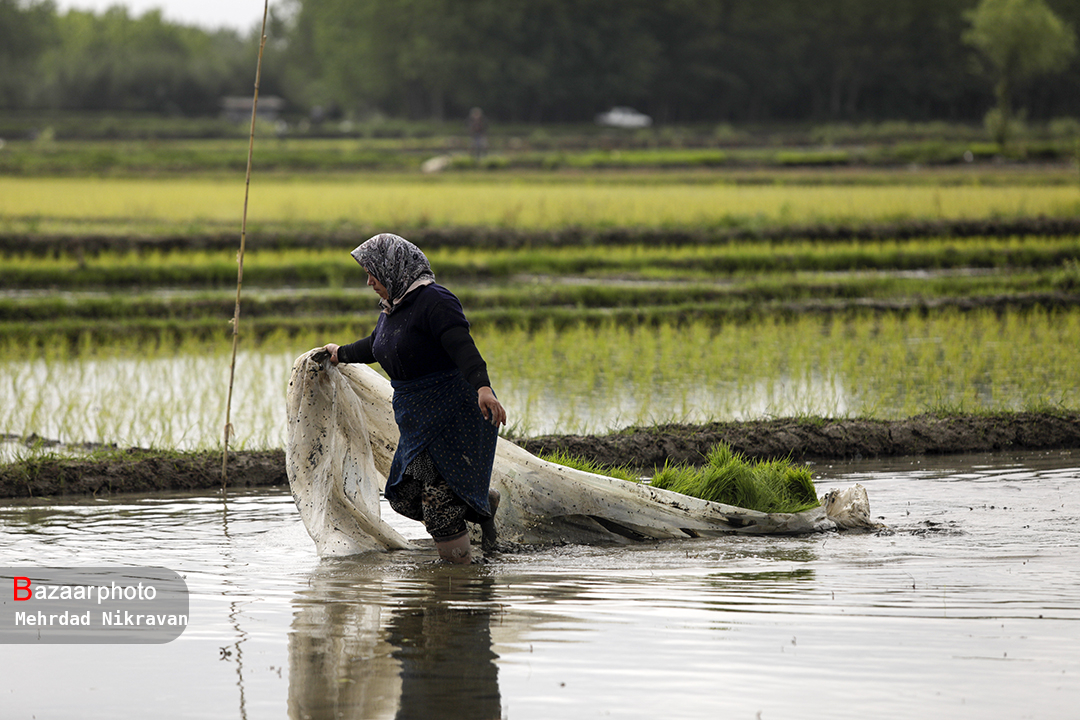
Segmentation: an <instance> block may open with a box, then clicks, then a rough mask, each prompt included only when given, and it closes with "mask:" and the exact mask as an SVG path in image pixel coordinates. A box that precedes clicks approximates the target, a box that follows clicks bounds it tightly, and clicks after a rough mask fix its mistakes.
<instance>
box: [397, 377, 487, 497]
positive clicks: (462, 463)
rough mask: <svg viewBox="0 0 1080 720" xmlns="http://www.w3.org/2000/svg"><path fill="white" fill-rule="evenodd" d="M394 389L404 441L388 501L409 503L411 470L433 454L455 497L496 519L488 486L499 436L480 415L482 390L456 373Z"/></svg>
mask: <svg viewBox="0 0 1080 720" xmlns="http://www.w3.org/2000/svg"><path fill="white" fill-rule="evenodd" d="M391 384H392V385H393V387H394V420H396V421H397V426H398V430H399V431H400V433H401V439H400V440H399V441H398V446H397V451H396V452H395V453H394V461H393V463H391V465H390V475H389V477H388V478H387V482H386V499H387V500H388V501H390V502H391V504H393V503H394V502H395V501H396V500H399V499H403V498H399V495H400V494H401V490H402V483H403V482H405V481H406V480H405V479H406V474H405V471H406V469H407V468H408V467H409V465H410V464H411V463H412V461H413V460H415V459H416V457H417V456H418V455H420V454H421V453H422V452H424V451H427V452H428V454H429V455H430V456H431V460H432V462H433V463H434V464H435V469H436V470H437V471H438V473H439V474H440V475H441V476H442V477H443V478H444V479H445V480H446V483H447V484H448V485H449V486H450V488H451V489H452V490H453V491H454V494H455V495H457V496H458V497H460V498H461V499H462V500H464V501H465V503H466V504H467V505H468V506H469V507H470V508H472V509H473V510H474V511H476V513H477V514H478V515H480V516H482V517H490V516H491V510H490V508H489V507H488V486H489V485H490V484H491V467H492V465H493V464H494V462H495V445H496V443H497V442H498V439H499V432H498V430H497V429H496V427H495V426H494V425H492V424H491V422H490V421H489V420H487V419H486V418H484V415H483V413H482V412H480V406H479V405H478V404H477V400H476V390H475V389H474V388H473V386H472V385H470V384H469V383H468V382H467V381H466V380H465V377H464V376H463V375H462V374H461V371H460V370H458V369H456V368H455V369H453V370H447V371H444V372H438V373H432V374H431V375H425V376H424V377H422V378H419V379H416V380H394V381H393V382H392V383H391Z"/></svg>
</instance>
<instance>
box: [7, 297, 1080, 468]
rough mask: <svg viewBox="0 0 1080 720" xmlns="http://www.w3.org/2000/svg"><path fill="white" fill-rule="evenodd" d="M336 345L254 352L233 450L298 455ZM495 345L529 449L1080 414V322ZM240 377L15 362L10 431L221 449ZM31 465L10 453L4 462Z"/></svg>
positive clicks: (595, 336)
mask: <svg viewBox="0 0 1080 720" xmlns="http://www.w3.org/2000/svg"><path fill="white" fill-rule="evenodd" d="M326 339H327V338H316V337H312V338H311V339H310V341H306V342H305V343H296V342H294V343H293V344H292V346H291V347H290V346H285V345H284V344H282V345H280V346H275V347H264V348H262V349H258V350H244V351H241V352H240V353H239V355H238V357H237V364H236V374H235V384H234V391H233V400H232V405H231V415H230V418H231V421H232V424H233V426H234V428H235V432H234V434H233V436H232V438H233V439H232V441H231V445H232V446H233V447H238V448H247V449H260V448H267V447H282V446H283V445H284V441H285V411H284V407H285V390H286V387H287V384H288V378H289V373H290V369H291V367H292V363H293V361H294V360H295V358H296V357H297V356H298V355H300V354H301V353H303V352H305V351H306V350H308V349H309V348H311V347H314V346H315V345H318V344H321V343H322V342H325V341H326ZM338 339H339V340H340V339H341V338H338ZM477 342H478V345H479V346H480V347H481V348H482V350H483V352H484V355H485V358H486V359H487V361H488V365H489V367H490V368H491V374H492V381H493V383H494V386H495V389H496V391H497V392H498V393H499V397H500V399H501V400H502V402H503V403H504V405H505V406H506V407H507V410H508V412H509V415H510V419H509V422H510V427H511V431H512V432H513V433H515V434H516V435H517V436H519V437H529V436H536V435H543V434H549V433H577V434H599V433H606V432H608V431H611V430H616V429H621V428H624V427H628V426H631V425H654V424H660V423H669V422H675V423H702V422H708V421H712V420H720V421H727V420H754V419H759V418H762V417H800V416H821V417H836V418H843V417H874V418H878V419H897V418H903V417H911V416H914V415H918V414H920V413H925V412H927V411H941V410H944V411H946V412H950V413H955V412H980V411H1018V410H1030V409H1047V408H1071V407H1077V406H1080V364H1077V363H1076V362H1075V355H1076V347H1077V343H1078V342H1080V313H1078V312H1063V313H1048V312H1042V311H1031V312H1026V313H1018V312H1007V313H1003V314H1001V315H1000V316H999V315H998V314H995V313H992V312H978V313H969V314H966V315H965V314H957V313H945V314H943V315H932V316H928V317H922V316H919V315H914V314H913V315H910V316H907V317H883V318H876V317H873V316H867V317H864V318H855V319H850V320H845V319H838V318H818V317H805V316H804V317H799V318H795V319H792V320H790V321H771V320H766V321H762V322H754V323H746V324H727V325H723V326H715V325H713V324H711V323H704V322H699V323H688V324H686V325H676V324H663V325H661V326H659V327H657V328H641V329H628V328H624V327H616V326H602V327H598V328H591V327H584V326H582V327H576V328H565V329H562V330H556V329H554V328H553V327H549V328H546V329H542V330H540V331H537V332H526V331H524V330H506V331H496V330H490V331H488V332H486V333H478V338H477ZM229 365H230V357H229V355H228V354H227V353H224V352H220V351H213V352H206V351H204V352H194V351H188V352H172V351H171V350H170V348H165V349H157V350H153V349H151V350H148V351H146V352H144V351H143V349H142V348H130V349H127V350H124V349H112V350H109V349H105V350H102V351H100V352H97V351H88V352H87V353H86V354H85V356H81V355H80V354H79V353H75V354H73V355H72V356H71V357H57V356H54V355H53V354H52V353H46V354H45V356H44V357H34V356H32V357H25V358H24V357H19V356H17V355H13V354H9V355H7V356H5V357H3V358H0V432H3V433H7V434H10V435H12V436H15V437H20V438H21V437H27V436H31V435H35V436H37V437H42V438H48V439H52V440H59V441H63V442H65V443H82V442H86V441H89V442H98V443H115V444H117V445H118V446H120V447H129V446H137V447H157V448H176V449H180V450H195V449H203V448H215V447H219V446H220V442H221V438H222V435H223V428H224V424H225V405H226V397H227V390H228V387H229ZM24 450H25V448H24ZM13 452H17V448H12V447H10V446H9V447H8V448H7V450H6V451H5V450H4V449H3V448H2V447H0V461H2V460H5V459H7V460H10V459H11V455H12V453H13Z"/></svg>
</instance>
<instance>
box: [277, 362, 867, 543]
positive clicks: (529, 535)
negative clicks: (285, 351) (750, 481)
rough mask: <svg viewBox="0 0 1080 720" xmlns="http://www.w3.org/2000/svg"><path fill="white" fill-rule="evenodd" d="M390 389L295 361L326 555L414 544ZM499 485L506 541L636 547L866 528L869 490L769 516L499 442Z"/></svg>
mask: <svg viewBox="0 0 1080 720" xmlns="http://www.w3.org/2000/svg"><path fill="white" fill-rule="evenodd" d="M392 393H393V391H392V389H391V387H390V383H389V382H388V381H387V380H386V379H385V378H383V377H382V376H381V375H379V374H378V373H377V372H375V371H374V370H372V369H371V368H369V367H367V366H366V365H344V364H343V365H338V366H337V367H333V366H331V365H330V364H329V360H328V357H327V354H326V353H325V352H323V351H321V350H319V349H317V350H312V351H310V352H308V353H305V354H304V355H302V356H300V357H299V358H297V360H296V362H295V363H294V365H293V369H292V377H291V379H290V382H289V391H288V398H287V406H288V436H287V439H286V450H285V455H286V465H287V469H288V476H289V484H290V485H291V487H292V492H293V497H294V498H295V499H296V505H297V507H298V508H299V510H300V515H301V517H302V518H303V521H304V525H305V526H307V530H308V533H310V535H311V537H312V539H313V540H314V541H315V545H316V548H317V549H318V552H319V554H320V555H324V556H326V555H351V554H355V553H360V552H365V551H369V550H382V549H403V548H409V547H411V545H410V543H409V542H408V541H406V540H405V539H404V538H403V537H401V535H400V534H399V533H397V532H396V531H395V530H394V529H393V528H391V527H390V526H389V525H387V524H386V522H385V521H383V520H382V519H381V518H380V515H379V491H380V490H382V488H383V487H384V486H385V484H386V473H387V472H388V471H389V468H390V462H391V460H392V459H393V456H394V449H395V448H396V447H397V441H398V430H397V425H396V423H395V422H394V413H393V408H392V407H391V397H392ZM491 484H492V487H494V488H495V489H497V490H498V491H499V492H500V493H501V494H502V501H501V503H500V505H499V510H498V513H497V514H496V516H495V521H496V526H497V528H498V531H499V540H500V542H511V543H524V544H546V543H613V542H615V543H628V542H634V541H637V540H647V539H675V538H688V537H699V536H707V535H720V534H727V533H758V534H766V533H773V534H782V533H788V534H793V533H810V532H821V531H826V530H835V529H870V528H873V527H874V525H873V523H872V522H871V521H870V507H869V502H868V501H867V498H866V491H865V490H864V489H863V488H862V486H861V485H855V486H853V487H851V488H848V489H846V490H844V491H842V492H834V493H830V494H829V495H828V496H826V497H825V498H823V502H822V506H821V507H818V508H814V509H812V510H807V511H805V512H801V513H761V512H755V511H752V510H745V509H742V508H737V507H733V506H731V505H723V504H720V503H714V502H709V501H707V500H700V499H698V498H693V497H688V496H686V495H680V494H678V493H673V492H670V491H667V490H660V489H657V488H653V487H650V486H648V485H644V484H638V483H632V482H627V481H624V480H617V479H614V478H610V477H606V476H603V475H594V474H592V473H587V472H582V471H580V470H574V469H572V468H568V467H564V466H562V465H557V464H555V463H550V462H547V461H545V460H541V459H540V458H538V457H536V456H535V455H532V454H530V453H528V452H526V451H525V450H523V449H521V448H520V447H518V446H516V445H514V444H513V443H511V442H509V441H507V440H504V439H502V438H500V439H499V443H498V448H497V450H496V454H495V466H494V469H493V471H492V477H491Z"/></svg>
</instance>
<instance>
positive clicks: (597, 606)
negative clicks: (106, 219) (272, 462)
mask: <svg viewBox="0 0 1080 720" xmlns="http://www.w3.org/2000/svg"><path fill="white" fill-rule="evenodd" d="M816 471H817V474H818V476H819V485H820V488H821V490H822V491H824V490H827V489H829V488H832V487H838V486H840V487H843V486H847V485H850V484H851V483H853V482H861V483H862V484H863V485H864V486H866V488H867V489H868V492H869V496H870V500H871V505H872V509H873V511H874V514H875V516H879V517H880V518H881V519H882V521H883V522H885V523H887V524H888V525H889V526H890V527H891V528H892V531H893V532H892V533H891V534H885V535H841V534H825V535H816V536H809V537H792V538H780V537H767V538H750V537H740V538H721V539H708V540H704V539H702V540H688V541H681V542H670V543H660V544H649V545H640V546H634V547H624V548H595V547H561V548H550V549H543V550H534V551H530V552H522V553H517V554H505V555H502V556H500V557H498V558H497V559H496V560H494V561H493V562H490V563H487V564H483V565H478V566H472V567H468V568H457V567H453V568H452V567H445V566H442V565H439V564H437V563H435V562H434V554H433V552H430V551H421V552H416V553H395V554H390V555H376V556H366V557H358V558H354V559H347V560H337V561H323V562H320V561H319V559H318V558H317V557H316V556H315V554H314V552H313V548H312V545H311V542H310V540H309V539H308V538H307V536H306V534H305V531H304V528H303V527H302V525H300V523H299V520H298V519H297V514H296V512H295V509H294V508H293V506H292V502H291V498H290V497H289V496H288V495H287V494H282V493H280V492H258V493H251V494H244V495H236V496H231V497H229V498H227V499H223V498H222V497H221V496H220V495H203V496H179V495H169V496H164V495H156V496H151V497H140V498H131V497H125V498H120V499H111V500H89V501H81V500H80V501H59V502H51V503H50V502H36V503H29V504H27V503H19V504H9V505H6V506H3V507H2V508H0V538H2V540H0V555H2V558H0V564H2V565H33V566H50V565H61V566H64V565H99V566H100V565H112V564H115V565H128V566H144V565H164V566H166V567H169V568H172V569H175V570H177V571H178V572H180V573H181V574H183V575H184V576H185V577H186V579H187V583H188V586H189V588H190V590H191V593H192V598H191V621H190V625H189V627H188V629H187V630H186V631H185V632H184V634H183V635H182V636H181V637H180V638H179V639H177V640H175V641H173V642H171V643H168V644H166V645H129V646H107V645H63V646H28V645H11V646H7V647H6V648H5V650H4V652H3V653H0V717H3V718H31V717H35V718H38V719H45V718H71V717H80V718H117V717H156V718H282V717H289V718H351V719H354V720H361V719H363V720H367V719H369V718H470V719H479V718H513V719H515V720H517V719H524V718H544V719H547V718H553V717H554V718H559V717H561V718H568V719H569V718H591V717H615V718H747V719H750V720H752V719H754V718H763V719H765V720H768V719H769V718H838V717H839V718H867V717H874V716H878V717H888V718H918V719H919V720H923V719H924V718H928V717H948V718H979V719H986V718H1065V717H1076V712H1077V711H1076V708H1077V707H1080V650H1078V648H1077V645H1078V643H1080V528H1078V522H1080V453H1077V454H1069V453H1064V454H1061V453H1055V454H1051V455H1046V454H1041V455H1030V454H1029V455H1023V456H1012V455H1009V456H1006V455H996V456H965V457H953V458H948V459H932V458H931V459H927V458H923V459H921V460H920V459H905V460H901V461H894V462H890V463H889V464H882V463H859V464H837V465H822V466H818V467H817V468H816ZM386 513H387V515H392V513H389V511H388V510H386ZM396 522H397V521H396ZM398 527H399V529H402V530H403V531H404V532H406V533H407V534H408V535H410V536H413V537H420V536H421V535H422V532H418V531H417V527H416V526H414V525H412V524H411V523H403V522H398Z"/></svg>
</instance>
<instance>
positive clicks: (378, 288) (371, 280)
mask: <svg viewBox="0 0 1080 720" xmlns="http://www.w3.org/2000/svg"><path fill="white" fill-rule="evenodd" d="M364 272H367V270H364ZM367 284H368V287H370V288H371V289H372V290H374V291H375V292H376V294H377V295H378V296H379V297H381V298H382V299H383V300H387V301H389V300H390V294H389V293H388V292H386V287H385V286H383V284H382V283H381V282H379V281H378V280H376V279H375V276H374V275H372V274H371V273H368V274H367Z"/></svg>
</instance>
